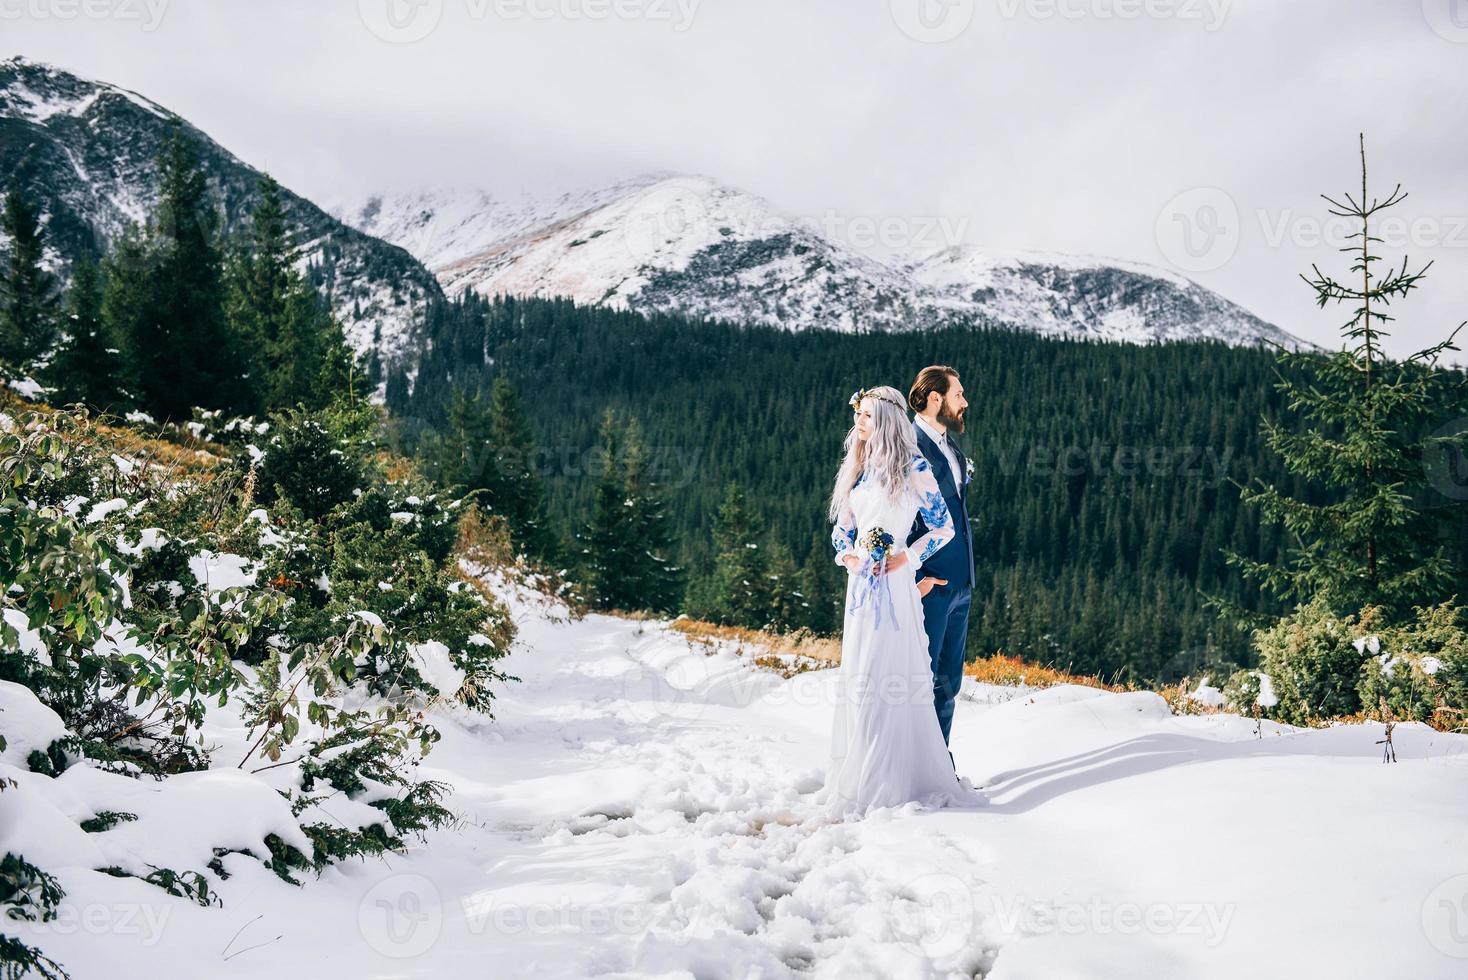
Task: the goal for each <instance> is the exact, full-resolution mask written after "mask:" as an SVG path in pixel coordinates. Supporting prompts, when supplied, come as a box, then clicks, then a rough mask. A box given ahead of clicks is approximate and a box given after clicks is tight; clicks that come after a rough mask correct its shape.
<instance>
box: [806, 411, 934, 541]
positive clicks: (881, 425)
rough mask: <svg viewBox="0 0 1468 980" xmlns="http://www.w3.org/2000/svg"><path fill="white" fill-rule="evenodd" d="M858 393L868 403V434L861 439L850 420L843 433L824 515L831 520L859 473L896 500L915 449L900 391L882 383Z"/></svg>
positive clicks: (840, 510)
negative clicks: (840, 453)
mask: <svg viewBox="0 0 1468 980" xmlns="http://www.w3.org/2000/svg"><path fill="white" fill-rule="evenodd" d="M862 395H863V398H862V401H863V402H871V405H872V437H871V439H869V440H867V441H865V442H863V441H862V440H861V438H860V437H859V436H858V435H857V432H856V426H855V425H854V424H853V425H852V427H851V431H850V432H848V433H846V445H845V447H844V453H845V455H844V456H843V458H842V460H841V468H840V469H839V470H837V471H836V485H835V486H834V487H833V488H832V490H831V507H830V510H829V512H828V516H829V517H830V519H831V520H832V521H838V520H840V519H841V515H842V514H843V513H845V512H846V507H847V505H848V504H849V502H850V500H851V489H852V488H853V487H855V486H856V481H857V478H859V477H860V476H861V475H862V474H863V473H865V474H866V477H867V479H868V480H875V481H876V482H877V485H878V486H880V487H881V488H882V490H883V492H885V493H886V495H887V499H888V500H896V499H897V498H898V497H900V496H902V495H903V494H904V493H906V492H907V478H908V471H909V469H910V468H911V466H912V458H913V456H914V455H916V453H917V451H918V447H917V436H915V435H914V434H913V431H912V422H910V421H908V418H907V411H906V409H904V408H903V403H904V401H905V400H904V399H903V397H902V392H900V391H898V390H897V389H896V388H889V387H887V386H885V385H884V386H882V387H880V388H870V389H868V390H866V391H864V392H863V393H862ZM857 407H858V408H860V404H858V406H857Z"/></svg>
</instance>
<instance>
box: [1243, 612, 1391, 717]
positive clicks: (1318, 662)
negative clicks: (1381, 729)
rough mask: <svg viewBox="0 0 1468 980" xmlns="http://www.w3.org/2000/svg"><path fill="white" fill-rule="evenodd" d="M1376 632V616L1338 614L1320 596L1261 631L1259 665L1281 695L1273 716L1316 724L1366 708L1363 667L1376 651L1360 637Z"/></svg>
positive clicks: (1256, 636)
mask: <svg viewBox="0 0 1468 980" xmlns="http://www.w3.org/2000/svg"><path fill="white" fill-rule="evenodd" d="M1374 632H1375V622H1374V621H1373V620H1371V619H1368V620H1367V621H1365V622H1360V621H1358V620H1357V618H1356V617H1354V616H1345V617H1338V616H1336V615H1335V614H1334V613H1333V612H1331V610H1330V608H1329V607H1328V606H1327V605H1326V603H1325V602H1323V601H1321V600H1319V599H1316V600H1314V601H1312V602H1309V603H1307V604H1305V605H1303V606H1300V607H1298V608H1297V609H1296V610H1295V611H1294V612H1293V613H1291V614H1290V615H1288V616H1285V617H1284V618H1283V619H1281V620H1280V621H1279V622H1277V623H1275V624H1274V625H1273V626H1271V627H1270V628H1268V629H1264V630H1257V631H1255V633H1254V645H1255V649H1256V650H1257V651H1258V654H1259V669H1260V670H1261V671H1263V672H1264V673H1265V674H1267V675H1268V676H1269V679H1270V682H1271V684H1272V686H1273V688H1274V694H1275V697H1276V698H1278V703H1277V704H1275V705H1274V706H1273V707H1272V708H1270V709H1269V711H1268V712H1267V714H1268V716H1269V717H1271V718H1274V719H1276V720H1278V721H1283V722H1285V723H1287V724H1291V725H1310V724H1315V723H1318V722H1320V721H1322V720H1325V719H1329V718H1337V717H1340V716H1342V715H1352V714H1355V713H1357V712H1358V711H1360V710H1361V696H1360V694H1359V693H1358V692H1357V687H1358V685H1359V682H1360V677H1361V665H1362V664H1363V663H1364V662H1365V661H1366V660H1367V658H1368V657H1370V656H1371V654H1370V653H1369V652H1365V650H1364V647H1363V646H1362V645H1361V644H1357V643H1356V642H1355V641H1356V640H1358V639H1363V638H1365V637H1368V636H1370V635H1372V634H1373V633H1374Z"/></svg>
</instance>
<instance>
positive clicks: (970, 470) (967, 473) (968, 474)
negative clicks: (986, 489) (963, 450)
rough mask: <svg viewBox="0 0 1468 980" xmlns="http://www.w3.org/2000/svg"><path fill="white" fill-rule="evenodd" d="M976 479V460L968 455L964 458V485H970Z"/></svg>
mask: <svg viewBox="0 0 1468 980" xmlns="http://www.w3.org/2000/svg"><path fill="white" fill-rule="evenodd" d="M973 480H974V461H973V460H971V459H969V458H968V457H967V456H965V457H964V458H963V485H964V486H968V485H969V484H970V483H972V482H973Z"/></svg>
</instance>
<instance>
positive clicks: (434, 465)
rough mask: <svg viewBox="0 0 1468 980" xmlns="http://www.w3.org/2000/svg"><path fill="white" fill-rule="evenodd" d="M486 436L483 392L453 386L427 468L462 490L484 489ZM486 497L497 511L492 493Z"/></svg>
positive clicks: (487, 438) (488, 504) (487, 413)
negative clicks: (440, 430) (472, 392)
mask: <svg viewBox="0 0 1468 980" xmlns="http://www.w3.org/2000/svg"><path fill="white" fill-rule="evenodd" d="M389 387H391V383H389ZM489 436H490V417H489V406H487V405H485V404H484V397H483V394H482V393H481V392H478V391H476V392H474V394H473V395H470V394H469V392H468V391H467V390H465V389H464V388H462V387H455V388H454V391H453V396H452V401H450V402H449V405H448V409H447V418H446V420H445V423H444V426H443V428H442V434H441V436H440V438H439V439H438V441H437V443H436V444H434V446H433V449H432V452H431V455H430V461H429V462H430V469H431V470H432V471H433V474H434V476H435V477H436V478H437V479H438V481H439V482H440V483H444V484H447V485H451V486H458V487H463V488H464V489H466V490H481V489H485V480H484V464H485V460H486V454H487V447H488V445H489ZM487 496H488V497H489V498H490V499H489V500H487V501H485V503H486V505H487V506H488V508H489V509H490V510H492V511H494V512H496V513H498V512H499V510H498V507H497V506H496V505H495V502H494V500H493V496H494V495H493V493H492V492H491V493H490V494H487ZM507 516H508V515H507Z"/></svg>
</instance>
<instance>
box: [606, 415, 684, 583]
mask: <svg viewBox="0 0 1468 980" xmlns="http://www.w3.org/2000/svg"><path fill="white" fill-rule="evenodd" d="M601 440H602V442H601V448H600V452H599V457H598V459H599V464H600V469H601V475H600V476H599V478H598V480H597V485H596V490H595V493H594V496H593V501H592V516H591V521H590V522H589V524H588V525H587V528H586V530H585V532H584V533H583V534H582V535H581V543H582V553H581V565H582V568H583V570H584V572H585V576H586V578H587V579H588V580H589V584H590V587H591V591H592V595H593V596H594V597H595V602H596V605H597V606H598V608H601V609H625V610H639V611H640V610H648V611H652V612H671V611H672V610H673V609H674V608H675V607H676V605H677V603H678V600H679V599H680V598H681V596H682V592H683V581H682V579H683V574H682V570H681V569H679V568H677V567H676V566H675V565H673V564H672V562H671V561H670V559H669V557H668V555H669V551H670V549H671V546H672V542H673V534H672V529H671V527H670V526H669V524H668V519H667V514H666V512H665V509H664V507H663V502H662V499H661V498H660V497H659V496H658V494H657V490H656V486H655V485H654V483H653V481H652V479H651V477H650V474H649V473H648V471H647V459H646V451H645V449H644V447H643V444H642V436H641V433H640V429H639V426H638V423H637V420H636V419H635V418H629V419H627V420H625V421H623V420H622V419H620V418H618V416H617V415H616V414H615V413H614V412H611V411H607V412H606V413H605V414H604V415H603V416H602V425H601Z"/></svg>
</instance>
